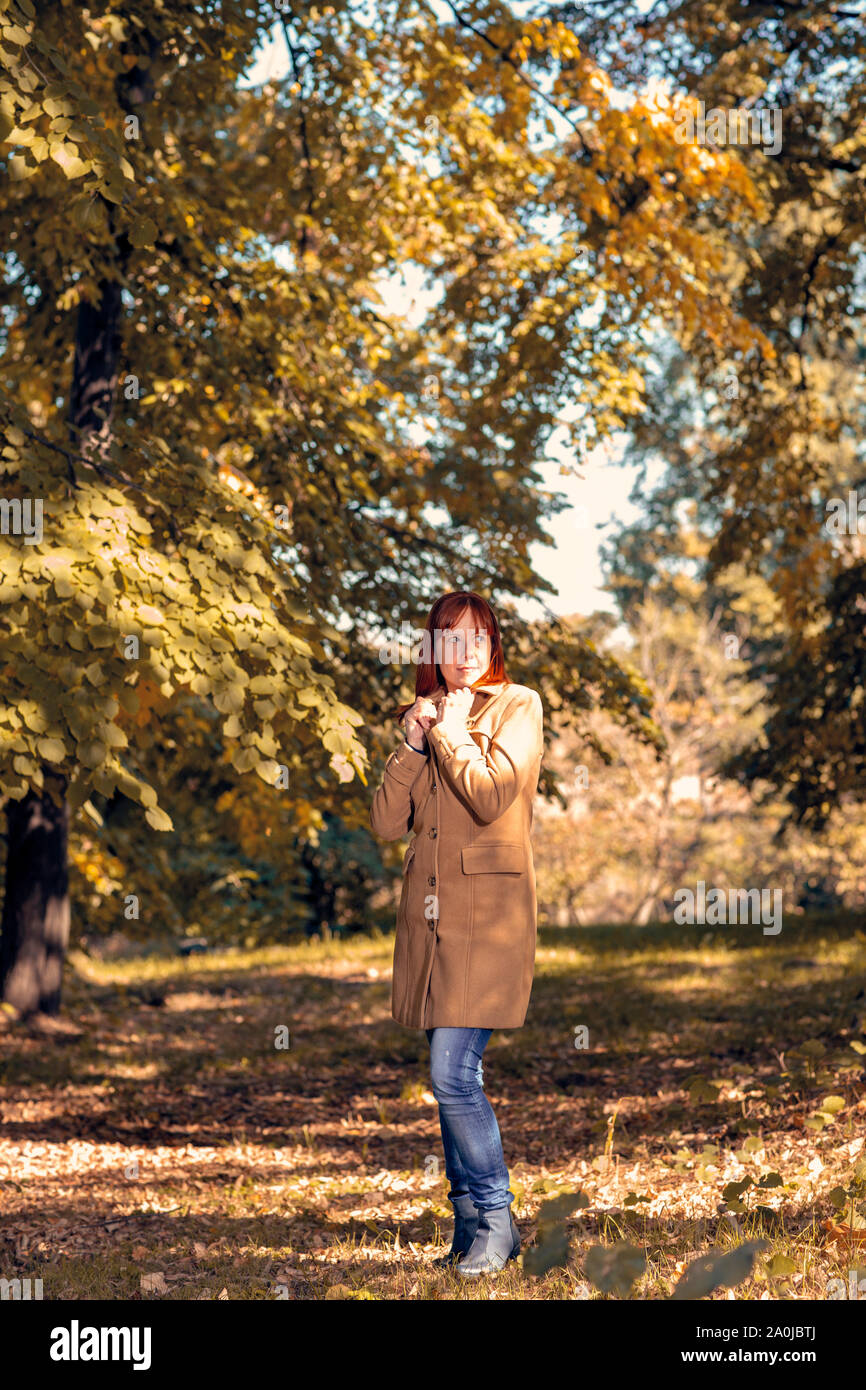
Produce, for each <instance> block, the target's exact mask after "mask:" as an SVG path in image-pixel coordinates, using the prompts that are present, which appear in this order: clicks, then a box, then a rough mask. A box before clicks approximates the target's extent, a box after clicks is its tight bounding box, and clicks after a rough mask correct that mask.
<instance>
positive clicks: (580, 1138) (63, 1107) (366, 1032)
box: [0, 916, 866, 1300]
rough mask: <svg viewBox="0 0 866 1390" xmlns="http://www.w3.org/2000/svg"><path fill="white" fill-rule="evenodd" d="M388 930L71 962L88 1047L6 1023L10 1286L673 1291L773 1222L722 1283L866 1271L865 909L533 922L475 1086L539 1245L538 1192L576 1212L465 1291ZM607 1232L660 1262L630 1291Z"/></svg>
mask: <svg viewBox="0 0 866 1390" xmlns="http://www.w3.org/2000/svg"><path fill="white" fill-rule="evenodd" d="M392 945H393V943H392V940H391V939H390V938H387V937H379V938H375V939H366V938H364V939H361V938H359V939H349V940H346V941H331V942H328V943H312V944H310V943H302V944H299V945H291V946H284V947H277V946H270V947H263V948H261V949H258V950H231V951H218V952H217V951H215V952H213V953H209V954H207V955H205V956H196V957H192V958H189V959H186V960H184V959H181V958H179V957H178V956H176V955H174V954H170V953H169V952H168V951H166V952H158V951H157V952H151V953H149V954H148V955H146V956H142V957H140V958H133V959H125V960H111V961H109V960H100V959H97V958H96V957H94V956H85V955H84V954H83V953H81V952H72V953H71V956H70V961H69V965H68V968H67V981H66V985H65V995H64V1013H65V1015H66V1016H67V1017H68V1018H70V1019H72V1020H74V1021H75V1022H76V1023H77V1024H78V1025H79V1026H80V1028H81V1030H82V1031H81V1034H80V1036H77V1037H73V1038H70V1039H67V1040H63V1039H59V1038H57V1039H55V1038H50V1039H47V1038H45V1037H43V1036H39V1035H36V1034H35V1033H34V1032H33V1031H32V1030H30V1029H28V1028H26V1027H24V1026H21V1025H18V1026H15V1027H11V1028H8V1029H7V1030H6V1031H4V1032H3V1033H2V1034H0V1068H2V1080H3V1088H4V1097H5V1100H4V1106H3V1110H4V1119H5V1125H4V1136H3V1138H2V1141H0V1178H2V1180H3V1181H2V1187H0V1213H2V1238H0V1239H2V1262H0V1263H2V1267H0V1276H2V1277H5V1278H15V1277H21V1278H26V1277H28V1276H29V1277H31V1278H41V1279H42V1280H43V1285H44V1296H45V1298H46V1299H78V1298H82V1299H139V1298H144V1299H151V1298H162V1299H203V1298H223V1299H225V1298H228V1299H275V1298H361V1299H366V1298H373V1299H403V1298H409V1297H411V1298H428V1299H478V1298H482V1299H485V1300H486V1299H489V1298H499V1299H509V1298H511V1299H514V1298H518V1299H574V1298H605V1297H621V1296H631V1297H634V1298H639V1299H666V1298H669V1297H670V1295H671V1291H672V1289H673V1287H674V1285H675V1283H676V1281H677V1279H678V1278H679V1276H680V1275H681V1273H682V1271H683V1269H684V1268H685V1267H686V1265H687V1264H688V1263H690V1262H691V1261H692V1260H693V1259H695V1258H696V1257H697V1256H699V1255H704V1254H707V1253H709V1252H716V1253H718V1252H721V1251H726V1250H732V1249H734V1248H736V1247H738V1246H739V1245H741V1244H742V1242H743V1241H745V1240H748V1239H753V1238H760V1239H762V1240H764V1241H765V1242H766V1249H765V1250H764V1252H763V1253H762V1254H760V1255H759V1256H758V1258H757V1260H756V1263H755V1265H754V1267H753V1269H752V1273H751V1276H750V1277H748V1278H747V1279H746V1280H745V1281H743V1282H740V1283H739V1284H738V1285H737V1287H736V1289H735V1290H731V1291H728V1292H726V1290H725V1289H724V1288H722V1289H719V1290H717V1291H716V1292H715V1293H714V1294H712V1295H711V1297H713V1298H724V1297H726V1296H735V1297H737V1298H748V1299H755V1298H770V1299H778V1298H784V1299H792V1298H793V1299H814V1298H826V1297H827V1296H828V1281H829V1280H831V1279H832V1278H840V1279H842V1280H843V1281H844V1283H845V1285H846V1286H847V1283H848V1279H849V1271H850V1270H852V1269H855V1270H857V1271H858V1274H857V1276H856V1277H858V1278H864V1277H866V1221H864V1211H866V1207H864V1203H863V1196H864V1195H866V1192H864V1190H863V1189H862V1188H859V1189H858V1188H857V1186H856V1183H855V1181H854V1180H855V1168H856V1165H857V1163H858V1161H860V1160H861V1159H862V1158H863V1157H864V1153H866V1151H864V1149H863V1136H864V1128H866V1124H864V1122H866V1086H864V1075H863V1053H861V1052H860V1051H858V1048H864V1046H866V980H864V946H866V935H864V932H863V929H862V926H861V924H860V923H859V922H858V921H857V920H855V919H852V918H847V917H844V916H838V917H833V918H826V919H815V918H812V919H799V920H795V921H793V922H792V921H790V920H789V921H786V923H785V926H784V929H783V931H782V933H781V935H780V936H778V937H765V936H763V935H762V934H761V932H760V928H751V927H727V928H725V927H719V928H714V929H706V928H694V927H675V926H669V925H668V926H653V927H648V928H641V929H636V928H623V927H599V928H592V929H586V928H580V929H553V928H550V929H543V930H542V931H541V932H540V934H539V945H538V954H537V962H536V978H535V985H534V989H533V997H532V1003H531V1005H530V1011H529V1015H528V1018H527V1022H526V1026H525V1027H524V1028H523V1029H520V1030H515V1031H508V1032H499V1033H494V1035H493V1037H492V1039H491V1041H490V1044H489V1047H488V1049H487V1053H486V1056H485V1085H486V1089H487V1093H488V1095H489V1096H490V1098H491V1100H492V1102H493V1105H494V1108H495V1110H496V1113H497V1117H498V1119H499V1124H500V1128H501V1130H502V1133H503V1139H504V1145H505V1156H506V1161H507V1163H508V1166H509V1169H510V1172H511V1178H512V1189H513V1191H514V1192H515V1193H516V1197H517V1199H516V1201H515V1206H514V1211H515V1216H516V1218H517V1220H518V1224H519V1225H520V1227H521V1232H522V1235H523V1246H524V1253H526V1252H528V1250H529V1249H530V1247H531V1246H532V1245H533V1243H534V1242H536V1236H537V1231H538V1219H539V1213H540V1211H541V1214H542V1217H543V1215H544V1212H543V1209H542V1208H543V1204H544V1203H545V1202H547V1201H549V1200H550V1199H551V1198H553V1197H555V1196H556V1195H557V1194H559V1193H574V1192H582V1193H583V1194H585V1198H586V1202H587V1205H586V1206H585V1207H584V1208H583V1209H581V1210H578V1211H576V1212H574V1214H573V1215H571V1216H570V1217H569V1218H568V1222H567V1235H568V1240H569V1256H568V1262H567V1265H566V1266H565V1267H564V1268H554V1269H551V1270H550V1271H549V1272H548V1273H545V1274H542V1275H538V1276H536V1275H533V1274H531V1273H530V1272H529V1268H524V1267H522V1265H521V1266H517V1265H510V1266H508V1267H507V1269H506V1270H505V1271H504V1272H503V1273H502V1274H501V1275H499V1276H498V1278H496V1279H483V1280H481V1281H475V1282H472V1283H464V1281H462V1280H460V1279H459V1278H458V1277H456V1276H455V1275H453V1274H450V1273H447V1272H440V1271H438V1270H436V1269H435V1268H433V1266H432V1261H433V1259H434V1258H435V1256H436V1255H437V1254H440V1253H442V1241H443V1240H445V1239H446V1238H450V1235H449V1230H450V1218H451V1213H450V1207H449V1205H448V1203H447V1200H446V1193H447V1186H446V1183H445V1178H444V1172H443V1167H442V1156H441V1143H440V1138H439V1129H438V1118H437V1109H436V1105H435V1101H434V1100H433V1097H432V1095H431V1093H430V1090H429V1078H428V1075H427V1044H426V1040H425V1038H424V1035H423V1033H422V1032H420V1031H413V1030H410V1029H406V1028H403V1027H401V1026H400V1025H398V1024H396V1023H394V1022H393V1021H392V1020H391V1018H390V1014H389V991H390V977H389V971H390V962H391V951H392ZM580 1028H585V1029H586V1030H587V1034H588V1036H587V1037H586V1042H587V1046H585V1047H579V1048H578V1047H575V1041H576V1039H577V1041H581V1037H580V1034H576V1032H575V1030H576V1029H580ZM286 1032H287V1033H288V1038H287V1036H286ZM280 1040H282V1041H283V1042H286V1041H287V1040H288V1041H289V1042H290V1045H289V1046H288V1047H285V1046H284V1047H279V1046H277V1045H276V1044H277V1042H278V1041H280ZM852 1043H853V1044H855V1046H854V1047H852ZM828 1097H836V1098H837V1099H836V1100H834V1101H832V1103H831V1102H830V1101H829V1100H828ZM822 1106H826V1107H827V1108H826V1109H822ZM774 1175H775V1176H774ZM762 1177H763V1178H764V1179H765V1183H767V1184H769V1185H765V1186H763V1187H761V1188H758V1186H757V1184H758V1183H759V1182H760V1181H761V1179H762ZM747 1178H750V1179H751V1184H750V1185H747V1186H746V1189H745V1191H742V1192H740V1193H739V1195H737V1194H736V1193H733V1194H732V1192H731V1189H730V1188H729V1184H732V1183H739V1184H742V1182H743V1181H744V1179H747ZM852 1184H854V1185H852ZM536 1243H537V1242H536ZM621 1243H626V1244H627V1245H629V1246H631V1247H633V1248H634V1249H636V1250H637V1251H638V1252H639V1253H640V1255H641V1256H642V1257H643V1260H644V1261H645V1265H644V1268H643V1272H642V1273H641V1274H640V1276H639V1278H638V1279H637V1282H636V1283H635V1284H634V1285H633V1287H632V1288H631V1292H630V1294H628V1295H627V1294H626V1286H625V1285H623V1286H622V1287H621V1290H620V1292H619V1293H617V1292H608V1293H606V1292H603V1291H602V1290H601V1289H600V1288H599V1287H598V1286H597V1284H595V1283H593V1282H592V1280H591V1279H590V1277H589V1274H588V1272H587V1268H588V1269H589V1271H590V1272H593V1263H592V1261H593V1258H595V1257H592V1256H591V1257H590V1260H589V1264H588V1266H587V1254H588V1252H589V1251H590V1250H591V1249H592V1248H593V1247H596V1246H604V1247H618V1246H619V1245H620V1244H621ZM528 1263H529V1265H530V1267H531V1261H528ZM148 1276H149V1277H148Z"/></svg>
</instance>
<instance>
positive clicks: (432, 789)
mask: <svg viewBox="0 0 866 1390" xmlns="http://www.w3.org/2000/svg"><path fill="white" fill-rule="evenodd" d="M430 790H431V791H434V792H435V790H436V783H435V782H434V783H433V786H432V787H431V789H430Z"/></svg>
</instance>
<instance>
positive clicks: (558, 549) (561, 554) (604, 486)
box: [244, 0, 651, 620]
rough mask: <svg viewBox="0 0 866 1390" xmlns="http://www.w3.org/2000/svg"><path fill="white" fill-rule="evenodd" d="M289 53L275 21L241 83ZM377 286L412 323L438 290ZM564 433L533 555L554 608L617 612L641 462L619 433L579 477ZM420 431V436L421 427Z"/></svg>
mask: <svg viewBox="0 0 866 1390" xmlns="http://www.w3.org/2000/svg"><path fill="white" fill-rule="evenodd" d="M650 3H651V0H643V3H642V5H641V7H642V8H646V7H647V6H648V5H649V4H650ZM515 8H518V7H517V6H516V7H515ZM287 58H288V55H287V52H286V45H285V40H284V38H283V35H282V30H281V28H280V26H279V25H278V24H277V23H275V26H274V30H273V31H272V37H271V39H270V40H269V41H268V42H266V43H264V44H263V45H262V47H261V49H260V50H259V53H258V55H257V59H256V61H255V62H254V64H253V65H252V67H251V68H250V70H249V72H248V73H247V74H246V78H245V80H244V85H250V86H253V85H258V84H260V83H262V82H267V81H270V80H279V79H280V78H282V77H284V76H285V74H286V70H287ZM379 290H380V294H381V296H382V300H383V304H384V307H385V310H386V311H387V312H388V313H389V314H394V315H402V316H404V317H405V318H406V319H407V320H408V321H410V322H411V323H413V324H417V323H419V322H420V321H421V319H423V317H424V314H425V311H426V309H427V308H428V307H429V306H430V304H431V303H432V302H433V301H434V300H435V297H436V291H435V290H433V291H430V290H426V291H425V289H424V287H423V285H422V276H421V272H420V270H419V268H418V267H415V266H411V265H410V266H407V267H406V268H405V270H404V271H402V272H400V273H397V274H393V275H391V276H390V277H382V279H381V280H380V282H379ZM563 434H564V431H557V432H556V433H554V434H553V435H552V436H551V439H550V441H549V443H548V446H547V449H546V451H545V453H544V455H543V456H542V457H541V458H539V460H538V461H537V471H538V472H539V474H540V475H541V478H542V485H543V486H544V487H545V488H547V489H550V490H551V491H556V492H559V493H561V494H562V495H563V496H564V497H565V499H566V500H567V502H568V504H569V506H568V508H567V509H566V510H565V511H562V512H560V513H559V515H558V516H556V517H554V518H552V519H551V520H550V521H549V522H548V523H547V526H546V528H545V529H546V530H547V532H548V534H549V535H550V536H551V539H552V542H553V543H552V545H550V546H548V545H536V546H534V547H533V548H532V550H531V552H530V560H531V562H532V564H533V566H534V568H535V570H536V572H537V573H538V574H540V575H542V576H543V578H544V579H546V580H548V581H549V582H550V583H551V584H553V585H554V587H555V589H556V590H557V593H556V594H548V595H545V597H544V604H545V606H546V607H547V608H548V609H551V610H552V611H553V612H554V613H557V614H574V613H582V614H586V613H591V612H593V611H595V610H597V609H605V610H608V611H612V610H613V607H614V604H613V602H612V600H611V598H610V596H609V595H608V594H606V593H604V592H603V590H602V587H601V586H602V584H603V583H604V577H603V575H602V570H601V564H600V548H601V544H602V541H603V539H604V538H605V537H606V536H607V535H609V534H610V530H611V525H612V523H613V522H615V521H620V522H626V523H628V522H631V521H633V520H636V519H637V516H638V514H639V509H638V508H637V507H635V506H633V505H632V503H631V502H630V501H629V494H630V492H631V489H632V486H633V484H634V482H635V478H636V475H637V471H638V470H637V466H636V465H634V464H631V465H630V464H629V463H628V461H627V449H628V437H627V436H626V435H624V434H622V435H620V436H618V437H617V436H614V438H613V439H612V440H611V441H610V443H609V444H608V445H607V446H605V447H604V448H599V449H596V450H594V451H593V452H592V453H591V454H589V455H588V456H587V457H586V459H585V460H584V463H583V465H582V466H581V470H580V471H581V474H582V475H583V476H582V477H579V476H577V475H576V474H574V473H562V472H561V471H560V470H561V468H562V466H563V465H566V466H572V465H573V464H574V463H575V458H574V456H573V454H572V453H571V452H570V451H569V450H568V449H567V448H566V446H565V444H564V442H563ZM420 438H422V439H423V427H421V430H420ZM517 606H518V608H519V609H520V611H521V613H522V616H524V617H525V618H526V619H527V620H530V619H532V618H535V617H539V616H541V612H542V610H541V607H540V605H538V604H536V603H533V602H531V601H524V602H522V603H519V604H518V605H517Z"/></svg>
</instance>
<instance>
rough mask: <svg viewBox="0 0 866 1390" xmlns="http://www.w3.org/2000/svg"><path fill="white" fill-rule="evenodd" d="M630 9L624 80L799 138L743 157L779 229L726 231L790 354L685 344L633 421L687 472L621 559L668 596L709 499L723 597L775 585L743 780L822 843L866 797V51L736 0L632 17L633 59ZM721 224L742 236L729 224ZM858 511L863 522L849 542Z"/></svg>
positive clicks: (850, 26) (852, 23)
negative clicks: (738, 587)
mask: <svg viewBox="0 0 866 1390" xmlns="http://www.w3.org/2000/svg"><path fill="white" fill-rule="evenodd" d="M617 9H621V7H617ZM609 11H610V6H609V5H606V4H602V5H599V6H598V7H595V6H594V7H593V10H592V16H591V18H590V19H587V20H586V21H581V22H580V24H579V26H578V27H579V31H580V33H581V36H582V37H589V36H590V35H591V36H592V37H591V39H590V41H595V42H597V43H598V45H599V47H600V48H601V50H602V52H603V53H604V57H605V60H606V61H607V62H609V63H610V65H611V69H612V70H613V71H615V72H617V73H618V74H620V75H621V76H622V77H623V78H625V79H627V80H631V81H635V80H641V79H643V78H645V77H646V76H647V75H648V73H649V72H652V73H654V74H655V75H656V76H664V78H666V79H667V80H668V81H669V82H670V83H671V84H675V85H676V86H677V87H679V88H682V87H685V89H686V92H687V97H686V98H684V99H683V100H684V102H688V101H696V100H701V101H703V102H704V104H705V107H706V109H707V110H711V109H716V108H718V109H721V110H723V111H728V110H731V109H733V108H743V109H748V110H750V111H753V112H758V111H759V109H763V110H766V111H767V112H768V113H773V112H775V113H777V114H779V115H780V116H781V118H782V135H783V138H782V140H781V145H780V148H779V149H778V150H773V151H772V152H770V151H768V150H767V149H765V148H762V147H761V145H757V144H756V145H746V146H743V147H742V151H741V153H742V159H743V161H744V163H745V164H746V165H747V167H748V169H749V172H750V174H751V176H752V178H753V180H754V184H755V187H756V188H757V189H758V190H759V193H760V196H761V198H762V202H763V208H764V210H763V212H762V213H761V214H760V215H759V216H757V217H756V218H754V219H753V220H752V221H751V223H750V222H749V219H748V218H746V219H744V221H743V222H741V223H740V225H739V227H738V228H737V229H736V230H735V231H734V232H733V233H732V234H731V230H730V228H729V227H725V228H724V236H725V246H726V252H727V256H728V275H727V289H726V291H725V292H726V293H729V294H730V296H731V298H732V302H733V304H734V305H735V306H736V308H737V310H738V311H739V312H740V313H741V314H742V315H743V316H745V317H746V318H747V319H748V320H749V322H750V323H751V324H752V325H753V327H754V328H755V329H756V330H757V331H760V333H761V334H762V335H764V336H765V337H766V339H768V340H769V342H770V343H771V344H772V349H773V354H772V356H771V357H764V358H760V359H759V358H758V357H757V356H755V355H750V356H748V355H747V356H743V355H742V354H740V353H739V352H738V351H737V349H736V347H735V345H734V344H733V343H732V342H726V343H721V344H720V343H718V342H716V341H715V340H713V339H712V338H707V339H706V340H705V341H704V342H703V343H698V344H696V348H695V351H694V352H692V353H690V354H685V353H683V352H682V351H681V350H680V348H679V347H678V346H677V345H674V344H673V343H669V344H668V345H667V350H666V351H665V353H664V360H663V363H662V366H661V369H660V370H659V372H658V373H657V375H656V376H655V378H654V379H651V380H648V382H647V393H646V406H647V408H646V410H645V411H644V412H643V413H642V415H640V417H638V416H635V417H633V419H632V421H631V422H630V427H631V429H632V430H633V436H634V447H633V449H632V450H631V451H630V457H631V458H632V459H634V458H643V459H644V460H648V459H651V458H658V457H661V458H662V459H663V460H664V461H665V474H664V477H663V478H662V480H661V482H660V483H659V485H658V486H657V487H656V488H655V489H654V490H653V491H652V492H651V495H648V491H647V488H646V487H645V485H643V484H639V485H638V493H639V495H640V497H641V500H642V501H644V502H645V504H646V510H645V514H644V517H643V519H642V520H641V521H640V522H639V523H638V525H637V526H635V527H630V528H624V529H623V531H622V533H621V535H620V537H619V540H618V542H617V545H616V548H615V550H611V556H610V559H611V565H612V571H613V570H616V571H617V573H618V575H619V577H620V579H621V580H622V582H623V584H624V585H625V586H626V587H631V586H633V584H634V583H635V582H639V583H644V582H646V581H648V579H649V577H650V574H651V571H652V568H653V566H654V565H655V564H656V563H657V562H659V561H660V560H661V559H663V558H664V557H665V556H666V555H670V554H672V553H673V552H674V551H675V549H676V546H677V543H678V542H677V531H678V526H679V516H680V509H681V505H682V503H683V501H684V500H690V501H693V502H694V503H695V505H696V508H697V511H696V517H697V522H698V525H699V527H700V529H701V530H702V532H703V534H704V535H705V536H706V537H708V538H709V540H710V542H711V545H710V547H709V549H708V561H709V567H708V574H709V577H710V578H711V580H713V579H716V580H718V579H720V578H721V577H722V576H723V574H724V571H725V569H726V567H729V566H733V567H735V568H736V567H737V566H745V567H747V568H748V570H749V571H750V572H751V573H752V574H754V575H755V576H756V577H758V578H760V579H763V580H765V581H766V582H767V583H768V584H769V585H770V586H771V589H772V591H773V594H774V595H775V597H776V599H777V600H778V612H777V622H776V627H775V631H774V633H773V634H772V635H771V634H769V633H768V632H766V631H765V632H764V633H763V634H762V636H761V639H760V640H758V639H757V635H756V636H755V638H754V639H753V640H752V642H751V659H752V662H753V665H752V675H753V677H754V679H756V680H758V681H760V682H761V683H762V684H763V685H765V687H766V691H767V706H766V707H767V723H766V728H765V729H764V730H763V731H762V735H761V738H760V739H758V740H756V741H755V742H754V743H753V745H752V746H751V747H750V748H748V749H743V750H742V751H741V754H740V756H739V757H738V758H737V760H736V771H737V773H738V775H739V776H741V777H742V778H743V779H744V780H745V781H746V782H748V783H757V782H761V781H770V782H772V784H773V785H774V786H775V787H777V788H778V789H779V790H780V791H782V792H783V793H784V794H785V796H786V797H787V799H788V802H789V804H790V807H791V811H792V815H793V816H794V817H795V818H797V819H798V820H801V821H803V822H804V823H808V824H810V825H812V826H814V827H816V828H817V827H819V826H820V825H822V824H826V822H827V817H828V816H829V814H830V812H831V810H832V808H833V807H834V806H836V807H838V806H840V805H842V804H843V803H845V802H846V801H847V799H848V798H849V797H850V795H852V794H853V795H856V796H862V795H863V793H864V790H866V724H864V719H863V709H864V681H866V669H864V665H863V660H864V658H863V641H862V637H863V614H862V608H863V603H864V598H866V595H864V583H866V567H864V562H863V554H862V541H861V540H860V538H859V532H858V518H857V509H858V501H859V490H860V488H861V487H862V483H863V457H862V447H861V444H860V441H861V440H862V435H863V426H864V420H866V395H864V386H863V372H862V363H863V358H864V351H866V345H864V337H863V329H862V324H863V287H864V262H863V250H864V241H863V226H864V211H866V205H864V179H863V169H864V152H866V125H864V108H866V85H864V63H863V59H864V54H866V31H864V29H863V25H862V17H861V16H860V15H859V14H858V13H856V12H855V11H853V10H850V9H846V8H845V7H841V6H834V5H826V6H808V7H806V6H798V5H787V4H786V5H766V6H765V5H751V6H743V5H741V4H739V3H736V0H723V3H721V4H719V5H717V6H714V7H713V9H712V10H708V9H707V7H706V6H701V5H698V4H695V3H692V0H684V3H673V4H670V5H667V6H665V7H663V8H660V7H658V6H654V7H653V9H652V11H651V12H650V13H649V14H648V15H646V16H639V15H638V14H637V11H636V8H635V7H632V8H631V13H630V19H631V22H630V23H628V24H627V25H626V26H625V33H626V34H627V35H628V36H629V37H627V38H626V39H625V40H624V41H623V42H622V43H620V42H619V41H618V40H617V39H616V38H615V37H614V36H613V31H612V30H611V29H610V28H609V27H608V29H607V31H606V32H605V30H604V26H605V23H606V20H607V18H608V16H609ZM620 32H623V31H622V30H621V31H620ZM614 50H615V51H614ZM700 225H702V226H704V227H707V226H709V225H716V226H718V227H719V228H720V230H721V222H720V219H718V218H717V215H716V212H715V210H714V209H712V208H710V207H707V208H705V209H703V210H702V211H701V215H700ZM849 492H853V495H854V500H853V506H849V504H848V498H849ZM843 502H844V504H845V513H846V517H847V520H846V521H845V524H844V526H843V527H842V528H841V530H839V529H836V530H834V528H833V526H832V525H830V524H829V523H830V522H831V520H832V518H833V514H834V509H835V511H837V512H838V510H839V507H840V504H841V503H843ZM732 768H733V765H732Z"/></svg>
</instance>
